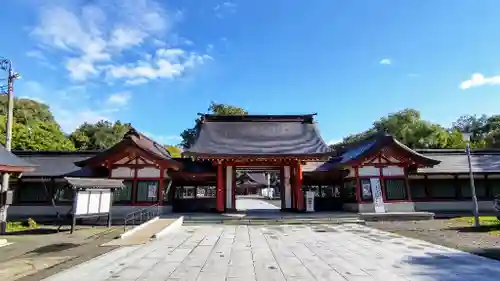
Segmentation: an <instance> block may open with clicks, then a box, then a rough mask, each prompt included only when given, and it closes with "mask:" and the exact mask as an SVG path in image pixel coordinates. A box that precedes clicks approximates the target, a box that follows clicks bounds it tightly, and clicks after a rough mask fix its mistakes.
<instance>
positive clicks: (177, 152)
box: [165, 144, 182, 158]
mask: <svg viewBox="0 0 500 281" xmlns="http://www.w3.org/2000/svg"><path fill="white" fill-rule="evenodd" d="M165 148H166V149H167V151H168V152H169V153H170V155H171V156H172V157H173V158H180V157H182V155H181V154H182V151H181V148H180V147H178V146H175V145H168V144H167V145H165Z"/></svg>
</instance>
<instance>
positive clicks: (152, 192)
mask: <svg viewBox="0 0 500 281" xmlns="http://www.w3.org/2000/svg"><path fill="white" fill-rule="evenodd" d="M157 191H158V189H157V185H156V183H150V184H149V185H148V198H156V194H157V193H158V192H157Z"/></svg>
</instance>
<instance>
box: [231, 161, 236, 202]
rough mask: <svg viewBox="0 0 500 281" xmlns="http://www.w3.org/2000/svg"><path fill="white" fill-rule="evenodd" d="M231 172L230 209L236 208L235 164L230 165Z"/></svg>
mask: <svg viewBox="0 0 500 281" xmlns="http://www.w3.org/2000/svg"><path fill="white" fill-rule="evenodd" d="M232 167H233V168H232V170H231V171H232V174H231V182H232V184H231V186H232V191H231V195H232V197H231V206H232V209H234V210H236V166H234V165H233V166H232Z"/></svg>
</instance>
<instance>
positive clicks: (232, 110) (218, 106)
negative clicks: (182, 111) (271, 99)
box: [180, 102, 248, 148]
mask: <svg viewBox="0 0 500 281" xmlns="http://www.w3.org/2000/svg"><path fill="white" fill-rule="evenodd" d="M208 112H209V114H215V115H248V112H246V111H245V110H244V109H243V108H241V107H237V106H233V105H229V104H222V103H215V102H211V103H210V106H209V107H208ZM200 122H201V119H200V118H197V119H196V120H195V121H194V123H195V125H194V127H193V128H188V129H185V130H184V131H183V132H182V133H181V138H182V141H181V143H180V146H181V147H183V148H189V147H191V146H192V145H193V144H194V141H195V139H196V133H197V131H198V126H199V125H200Z"/></svg>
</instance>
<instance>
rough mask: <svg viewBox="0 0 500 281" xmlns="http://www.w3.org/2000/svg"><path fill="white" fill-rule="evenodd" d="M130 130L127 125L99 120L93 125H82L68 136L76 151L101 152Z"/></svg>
mask: <svg viewBox="0 0 500 281" xmlns="http://www.w3.org/2000/svg"><path fill="white" fill-rule="evenodd" d="M130 128H131V126H130V124H129V123H121V122H120V121H116V122H114V123H112V122H109V121H104V120H101V121H99V122H97V123H95V124H90V123H87V122H85V123H83V124H82V125H80V127H78V128H77V129H76V130H75V131H74V132H73V133H71V135H70V136H69V138H70V140H71V141H72V142H73V143H74V145H75V148H76V149H78V150H103V149H107V148H110V147H111V146H113V145H114V144H116V143H118V142H119V141H120V140H121V139H122V138H123V136H124V135H125V133H127V131H128V130H129V129H130Z"/></svg>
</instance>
